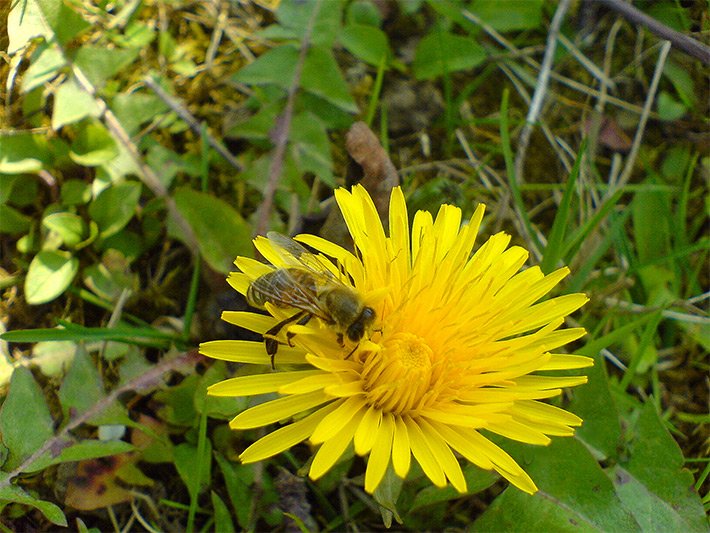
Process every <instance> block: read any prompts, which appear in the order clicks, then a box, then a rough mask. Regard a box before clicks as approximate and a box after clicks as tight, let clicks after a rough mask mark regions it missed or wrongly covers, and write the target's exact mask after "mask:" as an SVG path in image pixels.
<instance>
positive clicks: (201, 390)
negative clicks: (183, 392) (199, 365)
mask: <svg viewBox="0 0 710 533" xmlns="http://www.w3.org/2000/svg"><path fill="white" fill-rule="evenodd" d="M229 377H232V376H229V375H227V366H226V365H225V364H224V362H223V361H217V362H216V363H215V364H213V365H212V366H210V367H209V368H208V369H207V370H206V371H205V374H204V375H203V376H202V378H201V379H200V380H199V382H198V385H197V389H196V391H195V395H194V399H195V409H196V411H197V412H198V413H203V412H206V414H207V415H208V416H209V417H210V418H220V419H222V420H229V419H231V418H233V417H234V413H239V412H241V411H243V410H244V409H246V408H247V407H248V401H247V400H246V398H244V397H241V398H235V397H231V398H230V397H219V396H209V395H208V394H207V387H209V386H210V385H213V384H215V383H218V382H219V381H223V380H225V379H227V378H229Z"/></svg>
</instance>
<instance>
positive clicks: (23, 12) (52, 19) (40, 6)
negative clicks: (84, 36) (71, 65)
mask: <svg viewBox="0 0 710 533" xmlns="http://www.w3.org/2000/svg"><path fill="white" fill-rule="evenodd" d="M11 5H12V6H13V7H12V9H11V10H10V13H9V14H8V16H7V34H8V37H9V39H10V41H9V44H8V47H7V53H8V54H10V55H12V54H14V53H15V52H17V51H18V50H20V49H21V48H22V47H23V46H25V45H27V44H28V43H29V41H31V40H32V39H35V38H37V37H44V39H45V40H46V41H48V42H52V41H55V40H56V41H57V42H58V43H59V44H61V45H63V44H65V43H67V42H68V41H69V40H71V39H73V38H74V37H76V36H77V35H78V34H79V33H81V32H82V31H84V30H85V29H87V28H89V24H88V23H87V22H86V21H84V19H82V18H81V16H80V15H79V14H78V13H76V12H75V11H73V10H72V9H71V7H69V4H68V3H66V2H64V1H63V0H17V1H15V2H11Z"/></svg>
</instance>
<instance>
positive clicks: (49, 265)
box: [25, 250, 79, 305]
mask: <svg viewBox="0 0 710 533" xmlns="http://www.w3.org/2000/svg"><path fill="white" fill-rule="evenodd" d="M78 271H79V260H78V259H77V258H76V257H72V255H71V254H70V253H69V252H64V251H60V250H42V251H41V252H39V253H38V254H37V255H36V256H35V257H34V259H32V262H31V263H30V267H29V269H28V270H27V277H26V278H25V300H26V301H27V303H28V304H30V305H38V304H43V303H47V302H50V301H52V300H54V299H55V298H56V297H57V296H59V295H60V294H62V293H63V292H64V291H65V290H66V289H67V287H69V285H71V282H72V280H73V279H74V276H76V273H77V272H78Z"/></svg>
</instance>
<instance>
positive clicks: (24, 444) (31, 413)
mask: <svg viewBox="0 0 710 533" xmlns="http://www.w3.org/2000/svg"><path fill="white" fill-rule="evenodd" d="M53 426H54V421H53V420H52V416H51V415H50V413H49V407H47V402H46V401H45V399H44V393H43V392H42V389H40V387H39V385H37V383H36V382H35V380H34V378H33V377H32V373H31V372H30V371H29V370H28V369H27V368H25V367H23V366H18V367H17V368H15V371H14V372H13V373H12V378H11V380H10V389H9V391H8V393H7V397H6V398H5V402H4V403H3V404H2V407H1V408H0V435H2V442H3V444H4V445H5V446H6V447H7V449H8V451H9V455H8V458H7V460H6V461H5V464H4V465H3V469H4V470H7V471H9V470H13V469H15V468H17V467H19V466H20V465H21V464H22V462H23V461H24V460H25V459H27V458H28V457H29V456H30V455H32V453H34V452H35V451H37V450H38V449H39V448H40V447H41V446H42V445H43V444H44V443H45V442H47V440H49V439H50V438H52V437H53V435H54V430H53V429H52V428H53Z"/></svg>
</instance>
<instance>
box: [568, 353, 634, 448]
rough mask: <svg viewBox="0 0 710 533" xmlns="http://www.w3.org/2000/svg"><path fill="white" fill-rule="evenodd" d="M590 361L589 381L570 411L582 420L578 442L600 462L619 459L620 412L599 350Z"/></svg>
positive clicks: (577, 390) (578, 392)
mask: <svg viewBox="0 0 710 533" xmlns="http://www.w3.org/2000/svg"><path fill="white" fill-rule="evenodd" d="M585 355H589V354H587V353H586V352H585ZM591 357H594V366H593V367H590V368H585V369H584V373H585V374H586V375H587V376H588V377H589V381H588V382H587V383H586V384H585V385H584V386H583V387H578V388H576V389H575V390H574V393H573V396H572V402H571V404H570V406H569V410H570V411H571V412H573V413H575V414H576V415H577V416H579V417H580V418H581V419H582V420H583V422H582V426H581V427H579V428H577V430H576V432H575V435H576V437H575V438H577V439H579V440H581V441H582V442H584V444H585V445H586V446H587V448H589V449H590V450H592V452H593V453H594V455H595V457H596V458H597V459H607V458H609V457H614V456H615V455H616V452H617V449H618V447H619V443H620V442H621V425H620V422H619V411H618V410H617V408H616V404H615V403H614V400H613V398H612V395H611V391H610V390H609V379H608V377H607V374H606V366H605V360H604V358H603V357H601V356H599V351H598V350H597V353H596V354H594V355H592V356H591Z"/></svg>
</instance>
